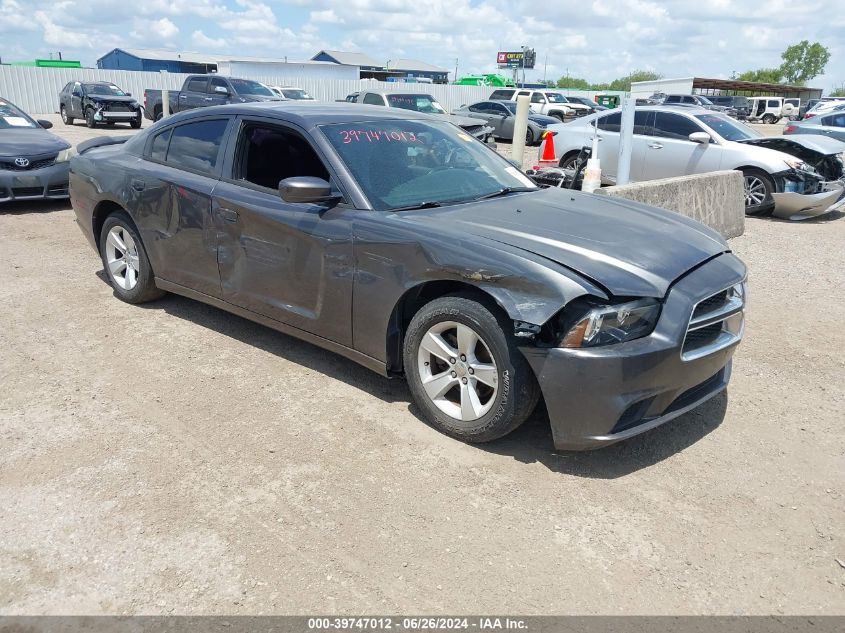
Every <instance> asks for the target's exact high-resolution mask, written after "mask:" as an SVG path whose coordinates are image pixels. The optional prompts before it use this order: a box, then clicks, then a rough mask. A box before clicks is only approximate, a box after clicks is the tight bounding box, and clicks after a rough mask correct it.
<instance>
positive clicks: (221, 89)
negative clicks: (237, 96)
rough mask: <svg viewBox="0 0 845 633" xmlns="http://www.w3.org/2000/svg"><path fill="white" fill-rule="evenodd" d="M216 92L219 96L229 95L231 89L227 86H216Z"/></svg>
mask: <svg viewBox="0 0 845 633" xmlns="http://www.w3.org/2000/svg"><path fill="white" fill-rule="evenodd" d="M214 92H216V93H217V94H219V95H226V96H228V95H229V89H228V88H227V87H226V86H214Z"/></svg>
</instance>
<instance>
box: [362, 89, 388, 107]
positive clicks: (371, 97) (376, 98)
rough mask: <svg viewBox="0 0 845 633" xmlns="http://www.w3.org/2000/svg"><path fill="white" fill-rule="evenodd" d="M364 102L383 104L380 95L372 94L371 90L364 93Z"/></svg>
mask: <svg viewBox="0 0 845 633" xmlns="http://www.w3.org/2000/svg"><path fill="white" fill-rule="evenodd" d="M364 103H369V104H370V105H380V106H383V105H384V99H383V98H382V96H381V95H377V94H374V93H372V92H368V93H367V94H365V95H364Z"/></svg>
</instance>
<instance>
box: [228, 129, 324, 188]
mask: <svg viewBox="0 0 845 633" xmlns="http://www.w3.org/2000/svg"><path fill="white" fill-rule="evenodd" d="M239 155H240V156H241V157H242V163H241V165H240V174H239V177H240V179H242V180H247V181H249V182H251V183H254V184H256V185H260V186H261V187H266V188H268V189H273V190H275V189H277V187H278V186H279V181H280V180H282V179H284V178H290V177H291V176H314V177H316V178H322V179H323V180H328V179H329V174H328V172H327V171H326V168H325V167H324V166H323V162H322V161H321V160H320V158H319V157H318V156H317V154H316V153H315V152H314V150H313V149H312V148H311V146H310V145H309V144H308V142H307V141H306V140H305V139H304V138H302V137H301V136H299V135H298V134H296V133H294V132H292V131H289V130H284V129H281V128H275V127H267V126H262V125H252V124H249V125H247V126H245V127H244V130H243V132H242V133H241V151H240V152H239Z"/></svg>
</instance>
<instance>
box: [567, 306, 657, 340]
mask: <svg viewBox="0 0 845 633" xmlns="http://www.w3.org/2000/svg"><path fill="white" fill-rule="evenodd" d="M659 315H660V303H659V302H658V301H657V300H655V299H639V300H638V301H631V302H629V303H622V304H617V305H609V306H595V307H589V306H588V307H587V311H586V312H583V313H580V314H579V316H577V317H576V320H575V322H574V323H571V324H567V325H568V328H567V329H566V333H565V334H564V335H563V338H562V339H561V341H560V345H559V347H575V348H579V347H596V346H599V345H612V344H613V343H622V342H624V341H632V340H634V339H637V338H642V337H643V336H648V335H649V334H651V332H652V330H654V326H655V325H656V324H657V317H658V316H659Z"/></svg>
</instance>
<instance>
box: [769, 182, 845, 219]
mask: <svg viewBox="0 0 845 633" xmlns="http://www.w3.org/2000/svg"><path fill="white" fill-rule="evenodd" d="M772 199H773V200H774V203H775V208H774V211H772V215H773V216H774V217H776V218H781V219H783V220H807V219H809V218H816V217H818V216H820V215H825V214H826V213H830V212H832V211H839V210H841V209H843V208H845V186H843V183H841V182H835V183H825V185H824V190H823V191H821V192H819V193H809V194H808V193H797V192H794V191H789V192H783V193H773V194H772Z"/></svg>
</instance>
